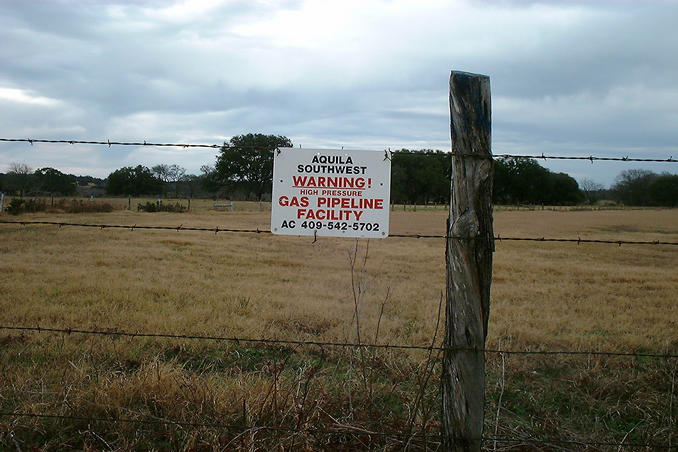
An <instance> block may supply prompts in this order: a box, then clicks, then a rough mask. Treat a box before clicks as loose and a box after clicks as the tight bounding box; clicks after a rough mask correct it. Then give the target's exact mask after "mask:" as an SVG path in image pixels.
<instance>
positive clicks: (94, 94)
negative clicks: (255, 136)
mask: <svg viewBox="0 0 678 452" xmlns="http://www.w3.org/2000/svg"><path fill="white" fill-rule="evenodd" d="M677 20H678V1H673V0H648V1H635V0H633V1H632V0H628V1H625V0H618V1H612V0H609V1H606V0H590V1H583V0H582V1H565V0H563V1H557V0H544V1H541V2H536V1H535V2H532V1H519V0H505V1H490V0H485V1H482V0H476V1H471V0H446V1H442V0H440V1H438V0H432V1H426V0H422V1H412V0H407V1H406V0H383V1H369V0H342V1H319V0H318V1H303V0H299V1H297V0H282V1H273V0H268V1H266V0H261V1H257V0H249V1H246V0H242V1H230V0H223V1H219V0H188V1H151V0H146V1H118V2H108V1H95V0H90V1H75V0H72V1H67V0H62V1H56V0H55V1H39V0H0V61H1V63H0V138H43V139H74V140H106V139H110V140H111V141H113V140H118V141H143V140H147V141H154V142H190V143H210V144H212V143H217V144H220V143H222V142H223V141H225V140H228V139H229V137H231V136H233V135H238V134H243V133H248V132H261V133H267V134H269V133H270V134H279V135H286V136H288V137H290V138H291V139H292V141H293V142H294V144H295V145H301V146H302V147H306V148H311V147H321V148H336V147H340V146H344V147H345V148H353V149H385V148H391V149H399V148H402V147H407V148H410V149H412V148H414V149H419V148H435V149H442V150H447V149H449V146H450V143H449V107H448V79H449V73H450V70H463V71H468V72H477V73H482V74H487V75H489V76H490V78H491V85H492V103H493V118H492V119H493V151H494V153H497V154H501V153H519V154H532V153H538V154H541V153H542V152H544V153H546V154H549V153H550V154H560V155H590V154H593V155H598V156H627V155H628V156H631V157H633V156H636V157H652V158H668V157H669V156H673V157H674V158H678V57H676V55H678V26H676V23H677ZM215 154H216V153H215V151H214V150H210V149H206V150H184V149H173V148H170V149H168V148H159V149H156V148H131V147H112V148H110V149H109V148H107V147H101V146H100V147H97V146H70V145H55V144H44V145H38V144H36V145H34V146H30V145H29V144H26V143H0V171H4V170H6V169H7V167H8V166H9V164H10V163H12V162H18V163H27V164H29V165H30V166H32V167H33V168H39V167H44V166H51V167H55V168H58V169H60V170H61V171H64V172H68V173H74V174H90V175H95V176H99V177H105V176H107V175H108V173H110V172H111V171H112V170H114V169H116V168H119V167H121V166H126V165H137V164H145V165H148V166H151V165H155V164H158V163H168V164H172V163H177V164H179V165H182V166H184V167H186V168H187V169H188V170H189V172H194V173H197V172H198V171H199V168H200V166H201V165H204V164H213V163H214V160H215ZM547 166H549V167H550V168H551V169H554V170H557V171H566V172H568V173H569V174H571V175H573V176H574V177H576V178H577V179H579V180H581V179H582V178H589V179H592V180H594V181H596V182H599V183H601V184H604V185H609V184H610V183H611V182H613V181H614V178H615V176H616V175H617V174H618V173H619V172H620V171H621V170H623V169H630V168H638V167H643V168H648V169H652V170H654V171H671V172H674V173H675V172H678V164H673V163H668V164H657V165H655V166H649V165H645V166H643V165H633V164H628V163H626V164H624V163H618V164H614V163H596V164H594V165H591V164H590V163H575V162H564V163H548V164H547Z"/></svg>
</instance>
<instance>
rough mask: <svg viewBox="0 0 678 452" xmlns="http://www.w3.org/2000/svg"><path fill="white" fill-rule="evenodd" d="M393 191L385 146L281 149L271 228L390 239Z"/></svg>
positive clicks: (275, 165) (276, 165)
mask: <svg viewBox="0 0 678 452" xmlns="http://www.w3.org/2000/svg"><path fill="white" fill-rule="evenodd" d="M390 193H391V159H390V155H389V154H388V153H386V152H385V151H345V150H334V149H332V150H328V149H296V148H280V149H278V150H276V151H275V153H274V160H273V198H272V203H271V231H272V232H273V233H274V234H285V235H315V234H317V235H318V236H327V237H374V238H384V237H387V236H388V219H389V202H390Z"/></svg>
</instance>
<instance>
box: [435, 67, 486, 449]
mask: <svg viewBox="0 0 678 452" xmlns="http://www.w3.org/2000/svg"><path fill="white" fill-rule="evenodd" d="M490 117H491V103H490V78H489V77H487V76H484V75H478V74H469V73H466V72H456V71H452V73H451V75H450V123H451V138H452V184H451V185H452V188H451V190H452V193H451V201H450V217H449V219H448V228H447V232H448V236H449V237H450V238H448V240H447V252H446V260H447V301H446V307H445V313H446V319H445V343H444V346H445V347H446V350H445V352H444V354H443V374H442V381H441V386H442V388H441V389H442V431H443V447H442V450H450V451H451V450H454V451H479V450H480V446H481V438H482V434H483V416H484V403H485V393H484V389H485V388H484V385H485V353H484V351H483V349H484V348H485V338H486V336H487V322H488V318H489V314H490V284H491V282H492V252H493V251H494V242H493V240H494V239H493V231H492V175H493V166H492V159H491V157H492V151H491V121H490Z"/></svg>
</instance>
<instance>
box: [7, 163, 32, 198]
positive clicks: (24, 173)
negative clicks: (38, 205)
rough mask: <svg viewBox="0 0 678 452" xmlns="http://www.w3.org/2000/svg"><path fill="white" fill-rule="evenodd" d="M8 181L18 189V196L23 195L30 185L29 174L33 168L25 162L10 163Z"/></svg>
mask: <svg viewBox="0 0 678 452" xmlns="http://www.w3.org/2000/svg"><path fill="white" fill-rule="evenodd" d="M7 174H8V175H9V176H10V182H11V184H12V185H14V186H15V187H16V189H17V190H19V194H20V196H22V197H23V195H24V193H25V192H26V190H27V189H28V188H29V187H30V185H31V176H32V175H33V168H31V167H30V166H28V165H26V164H25V163H14V162H13V163H10V164H9V171H8V172H7Z"/></svg>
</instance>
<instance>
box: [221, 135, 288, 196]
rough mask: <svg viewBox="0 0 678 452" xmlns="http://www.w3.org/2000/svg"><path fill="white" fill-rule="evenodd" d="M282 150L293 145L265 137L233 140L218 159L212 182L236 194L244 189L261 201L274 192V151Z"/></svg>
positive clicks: (252, 136)
mask: <svg viewBox="0 0 678 452" xmlns="http://www.w3.org/2000/svg"><path fill="white" fill-rule="evenodd" d="M279 147H292V141H290V139H289V138H287V137H284V136H280V135H264V134H261V133H255V134H252V133H248V134H247V135H236V136H234V137H232V138H231V139H230V141H229V142H228V143H224V145H223V146H222V148H221V150H220V154H219V155H218V156H217V162H216V166H215V171H214V177H213V181H212V182H213V183H215V184H216V185H220V186H224V187H227V188H229V189H232V190H233V189H238V188H242V189H244V190H247V191H248V192H251V193H254V194H255V195H256V196H257V198H258V199H260V200H261V199H262V197H263V195H264V193H269V192H270V191H271V189H272V182H273V151H274V150H275V149H276V148H279Z"/></svg>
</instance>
